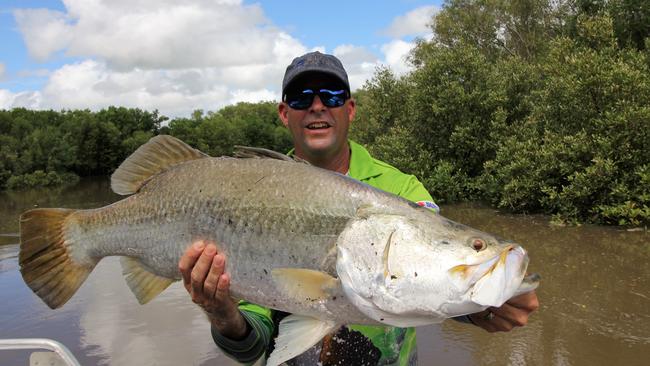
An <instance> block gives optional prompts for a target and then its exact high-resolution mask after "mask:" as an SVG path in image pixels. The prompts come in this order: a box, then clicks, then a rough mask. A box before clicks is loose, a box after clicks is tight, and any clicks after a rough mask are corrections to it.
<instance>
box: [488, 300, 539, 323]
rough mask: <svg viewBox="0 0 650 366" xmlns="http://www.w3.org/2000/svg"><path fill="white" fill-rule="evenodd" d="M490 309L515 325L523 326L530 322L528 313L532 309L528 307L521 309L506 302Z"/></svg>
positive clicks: (497, 315)
mask: <svg viewBox="0 0 650 366" xmlns="http://www.w3.org/2000/svg"><path fill="white" fill-rule="evenodd" d="M490 311H492V312H493V313H494V315H496V317H499V318H501V319H504V320H506V321H508V322H509V323H511V324H512V325H513V326H518V327H521V326H524V325H526V324H528V314H529V313H530V311H528V310H526V309H520V308H518V307H515V306H512V305H509V304H508V303H505V304H503V305H501V307H499V308H492V309H490Z"/></svg>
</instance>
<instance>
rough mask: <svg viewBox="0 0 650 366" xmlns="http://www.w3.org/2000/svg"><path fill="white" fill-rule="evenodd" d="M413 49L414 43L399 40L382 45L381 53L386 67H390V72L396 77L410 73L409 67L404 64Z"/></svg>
mask: <svg viewBox="0 0 650 366" xmlns="http://www.w3.org/2000/svg"><path fill="white" fill-rule="evenodd" d="M413 47H415V43H413V42H405V41H402V40H399V39H398V40H394V41H391V42H389V43H387V44H384V45H383V46H382V47H381V51H382V52H383V53H384V57H385V60H386V65H388V66H390V68H391V70H393V72H394V73H395V74H397V75H402V74H405V73H407V72H409V71H411V66H410V65H409V64H408V63H407V62H406V58H407V57H408V55H409V53H410V52H411V50H412V49H413Z"/></svg>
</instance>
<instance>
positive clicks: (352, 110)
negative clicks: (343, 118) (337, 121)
mask: <svg viewBox="0 0 650 366" xmlns="http://www.w3.org/2000/svg"><path fill="white" fill-rule="evenodd" d="M347 108H348V119H349V121H350V122H352V121H353V120H354V116H356V114H357V103H356V102H355V101H354V99H353V98H352V97H350V100H348V103H347Z"/></svg>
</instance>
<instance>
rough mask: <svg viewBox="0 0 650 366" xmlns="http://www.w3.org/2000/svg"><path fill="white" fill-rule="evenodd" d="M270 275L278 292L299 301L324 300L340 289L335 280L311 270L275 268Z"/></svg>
mask: <svg viewBox="0 0 650 366" xmlns="http://www.w3.org/2000/svg"><path fill="white" fill-rule="evenodd" d="M271 275H272V276H273V280H274V281H275V283H276V285H277V287H278V288H279V289H280V291H282V292H283V293H284V294H285V295H287V296H289V297H291V298H294V299H299V300H301V301H305V300H307V301H314V300H324V299H326V298H328V297H330V296H332V295H334V294H336V293H337V292H340V288H341V286H340V282H339V280H338V279H337V278H334V277H332V276H330V275H329V274H327V273H325V272H321V271H315V270H312V269H304V268H275V269H273V270H272V271H271Z"/></svg>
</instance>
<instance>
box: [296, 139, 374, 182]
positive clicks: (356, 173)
mask: <svg viewBox="0 0 650 366" xmlns="http://www.w3.org/2000/svg"><path fill="white" fill-rule="evenodd" d="M348 144H349V145H350V168H349V169H348V174H347V175H349V176H350V177H352V178H355V179H357V180H364V179H368V178H373V177H376V176H378V175H381V170H380V169H377V166H376V165H375V161H374V159H373V158H372V156H370V153H369V152H368V150H366V149H365V148H364V147H363V146H361V145H359V144H357V143H356V142H354V141H352V140H348ZM294 150H295V149H293V148H292V149H291V150H289V152H287V155H288V156H294Z"/></svg>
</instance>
